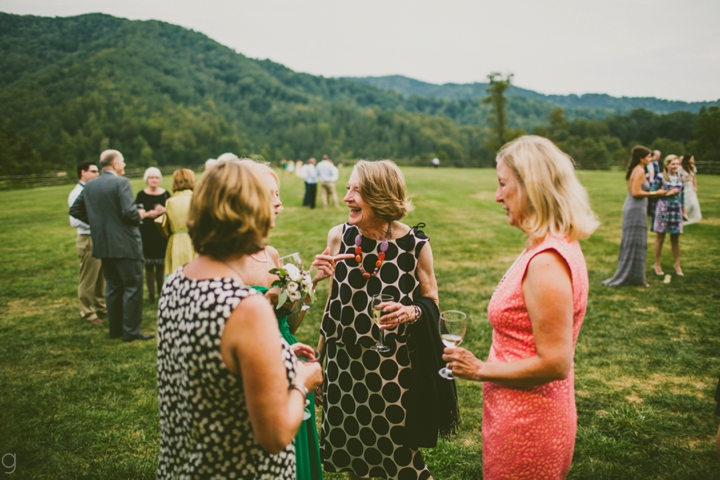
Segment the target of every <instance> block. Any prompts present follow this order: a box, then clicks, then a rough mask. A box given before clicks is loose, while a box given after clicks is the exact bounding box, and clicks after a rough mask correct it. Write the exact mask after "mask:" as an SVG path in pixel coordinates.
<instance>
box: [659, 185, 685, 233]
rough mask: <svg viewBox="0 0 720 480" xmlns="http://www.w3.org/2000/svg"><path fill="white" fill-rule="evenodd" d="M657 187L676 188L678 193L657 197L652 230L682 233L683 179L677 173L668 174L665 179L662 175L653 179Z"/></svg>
mask: <svg viewBox="0 0 720 480" xmlns="http://www.w3.org/2000/svg"><path fill="white" fill-rule="evenodd" d="M655 183H656V185H657V189H665V190H671V189H673V188H677V189H679V190H680V193H678V194H677V195H673V196H672V197H662V198H660V199H658V202H657V207H656V210H655V223H654V225H653V231H654V232H658V233H669V234H671V235H676V234H679V233H683V222H682V208H683V181H682V178H680V176H679V175H668V179H667V180H665V177H664V176H663V175H658V176H657V177H656V179H655Z"/></svg>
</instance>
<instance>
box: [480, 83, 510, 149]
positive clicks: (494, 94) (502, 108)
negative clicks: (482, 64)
mask: <svg viewBox="0 0 720 480" xmlns="http://www.w3.org/2000/svg"><path fill="white" fill-rule="evenodd" d="M512 77H513V74H512V73H508V74H507V75H506V76H505V77H504V78H503V76H502V74H500V73H498V72H493V73H491V74H489V75H488V80H489V81H490V86H489V87H488V88H487V93H488V96H487V97H485V98H483V99H482V103H483V104H484V105H491V106H492V113H491V114H490V116H489V118H488V119H489V121H490V127H491V130H492V132H493V134H494V135H493V138H492V139H490V140H488V141H487V146H488V148H489V149H490V150H496V151H497V150H499V149H500V148H501V147H502V146H503V145H505V143H507V142H508V140H510V138H509V137H510V135H509V132H508V131H507V130H508V129H507V114H506V104H507V98H505V91H506V90H507V89H508V88H510V83H511V82H512Z"/></svg>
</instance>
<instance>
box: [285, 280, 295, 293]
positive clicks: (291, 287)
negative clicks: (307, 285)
mask: <svg viewBox="0 0 720 480" xmlns="http://www.w3.org/2000/svg"><path fill="white" fill-rule="evenodd" d="M285 290H286V291H287V292H288V293H295V292H297V291H298V284H297V283H295V282H289V283H288V284H287V286H286V287H285Z"/></svg>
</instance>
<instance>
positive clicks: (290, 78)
mask: <svg viewBox="0 0 720 480" xmlns="http://www.w3.org/2000/svg"><path fill="white" fill-rule="evenodd" d="M491 76H492V74H491ZM493 80H494V81H495V85H492V84H490V85H491V87H492V88H496V89H498V88H499V89H501V90H502V92H499V91H498V92H496V95H497V94H498V93H502V95H501V96H500V97H495V101H493V96H492V95H491V96H489V97H487V99H488V102H489V103H485V104H482V103H481V102H478V101H477V95H475V94H474V93H473V92H475V93H477V91H480V90H478V88H479V87H478V86H479V85H484V86H485V88H487V86H488V84H475V85H474V86H472V87H467V88H465V89H464V90H463V89H461V90H462V91H463V92H465V93H462V94H460V93H458V94H456V95H455V94H453V95H454V96H451V97H450V98H438V97H437V96H433V95H435V93H433V92H431V90H432V89H430V90H427V89H426V90H422V89H419V90H418V89H416V90H415V91H416V92H418V93H422V95H410V96H404V95H403V93H399V92H397V91H394V90H383V89H380V88H376V87H375V86H373V85H369V84H367V83H361V82H359V81H354V80H348V79H333V78H324V77H319V76H313V75H308V74H303V73H297V72H293V71H292V70H290V69H288V68H286V67H284V66H282V65H279V64H277V63H274V62H272V61H269V60H263V61H257V60H253V59H249V58H247V57H245V56H243V55H241V54H238V53H236V52H234V51H232V50H231V49H229V48H227V47H224V46H222V45H220V44H218V43H216V42H214V41H212V40H211V39H209V38H207V37H206V36H204V35H202V34H199V33H197V32H193V31H190V30H185V29H183V28H180V27H177V26H174V25H170V24H167V23H163V22H157V21H146V22H140V21H128V20H125V19H120V18H114V17H111V16H108V15H102V14H90V15H82V16H77V17H68V18H43V17H34V16H18V15H10V14H5V13H0V175H14V174H32V173H41V172H48V171H50V172H55V171H72V170H73V168H74V166H75V165H76V163H77V162H78V161H81V160H94V159H97V158H98V155H99V153H100V151H102V150H103V149H105V148H116V149H118V150H120V151H122V152H123V154H124V155H125V158H126V160H127V162H128V165H129V166H130V167H147V166H150V165H157V166H166V165H186V166H196V165H200V164H202V163H203V162H204V161H205V160H206V159H207V158H215V157H217V156H218V155H219V154H220V153H222V152H228V151H231V152H234V153H236V154H238V155H261V156H262V157H264V158H267V159H268V160H271V161H276V160H278V159H279V158H281V157H291V158H308V157H311V156H313V157H319V156H320V155H322V154H325V153H326V154H329V155H330V156H331V157H333V158H336V159H339V160H352V159H358V158H370V159H373V158H392V159H393V160H395V161H397V162H398V163H400V164H405V165H427V164H428V162H429V160H430V159H431V158H433V157H438V158H440V159H441V160H442V161H443V165H448V166H456V167H468V166H489V165H492V164H493V160H494V157H495V151H496V150H497V149H498V148H499V147H500V146H502V144H503V143H504V142H506V141H508V140H511V139H512V138H515V137H517V136H519V135H522V134H523V133H524V132H525V131H535V132H537V133H539V134H545V135H548V136H551V137H552V138H553V139H554V140H555V141H556V142H558V143H560V144H563V145H565V146H566V148H567V149H568V150H569V151H570V150H571V151H572V152H573V155H574V156H577V158H576V160H577V161H578V164H579V165H580V166H581V167H582V168H606V167H607V166H608V153H607V152H609V155H610V161H609V163H610V164H617V163H618V162H619V161H620V160H619V159H620V158H624V157H627V155H628V153H627V152H628V151H629V149H630V148H631V147H632V146H633V145H634V144H636V143H642V144H645V145H650V144H652V143H653V142H654V141H655V140H656V139H658V138H663V139H667V140H668V141H671V142H680V143H682V145H683V146H684V150H685V151H688V149H690V150H693V151H694V150H696V151H697V153H696V157H697V159H698V160H699V161H703V160H705V159H710V160H713V159H716V158H717V157H718V155H720V154H719V153H718V151H719V150H720V149H719V148H718V146H717V141H716V140H714V139H716V138H717V135H715V137H713V135H714V132H715V131H716V130H717V128H716V127H713V125H714V124H715V123H717V121H716V120H713V118H715V117H714V116H713V115H715V116H717V114H716V113H713V112H717V107H712V106H711V107H710V108H709V109H705V110H703V111H702V112H701V113H700V114H695V113H690V112H682V111H677V112H674V113H669V114H667V115H659V114H657V113H653V112H652V111H650V110H634V111H632V112H630V113H629V114H619V113H617V112H616V111H612V110H608V109H607V108H605V109H604V110H603V109H600V110H598V109H595V110H593V109H594V108H595V107H594V106H592V105H595V106H597V104H595V103H592V102H590V103H585V104H582V105H581V106H579V107H577V108H576V107H574V106H573V107H568V108H567V110H565V111H563V110H560V109H558V107H557V104H554V103H551V102H550V101H548V98H550V97H548V98H545V96H542V95H540V94H536V93H535V92H531V91H529V90H523V89H518V88H517V87H514V86H512V85H511V84H510V77H508V78H507V79H503V78H502V77H498V76H495V77H493ZM413 82H414V81H413ZM503 82H506V83H507V84H504V83H503ZM410 83H412V82H410ZM413 88H414V87H413ZM481 90H482V89H481ZM458 91H459V90H458ZM456 93H457V92H456ZM505 93H507V94H508V95H511V96H509V97H507V98H506V97H505V95H504V94H505ZM521 93H522V94H521ZM483 95H485V93H484V91H483ZM585 97H587V96H583V97H582V98H583V99H584V98H585ZM498 100H502V101H501V105H500V104H498V103H497V101H498ZM581 103H582V102H581ZM573 105H574V104H573ZM498 106H501V107H502V111H501V114H500V115H499V116H498V111H499V110H497V107H498ZM598 108H599V107H598ZM713 109H714V110H713ZM608 115H610V116H608ZM699 116H702V119H703V120H702V122H700V121H699V120H698V117H699ZM713 122H715V123H713ZM491 124H492V126H493V129H494V131H493V130H491V129H490V127H489V125H491ZM696 127H697V129H696ZM696 130H697V132H698V133H697V135H699V137H698V136H697V135H696ZM500 132H502V135H499V133H500ZM611 137H613V138H614V139H617V140H611V139H610V138H611ZM588 138H589V139H592V141H585V139H588ZM699 138H702V140H700V139H699ZM490 139H493V140H492V141H490V142H489V140H490ZM618 140H619V142H620V143H619V144H618ZM693 142H695V143H693ZM672 145H673V147H672V148H675V146H676V145H677V143H674V144H672ZM605 150H607V152H606V151H605ZM713 161H717V160H713Z"/></svg>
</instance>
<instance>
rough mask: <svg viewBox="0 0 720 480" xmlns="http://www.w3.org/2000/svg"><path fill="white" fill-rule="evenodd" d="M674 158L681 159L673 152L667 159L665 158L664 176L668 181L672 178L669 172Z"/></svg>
mask: <svg viewBox="0 0 720 480" xmlns="http://www.w3.org/2000/svg"><path fill="white" fill-rule="evenodd" d="M673 160H680V157H678V156H677V155H673V154H672V153H671V154H670V155H668V156H667V157H665V160H663V178H664V179H665V181H666V182H667V181H668V180H670V177H669V173H668V165H670V162H672V161H673Z"/></svg>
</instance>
